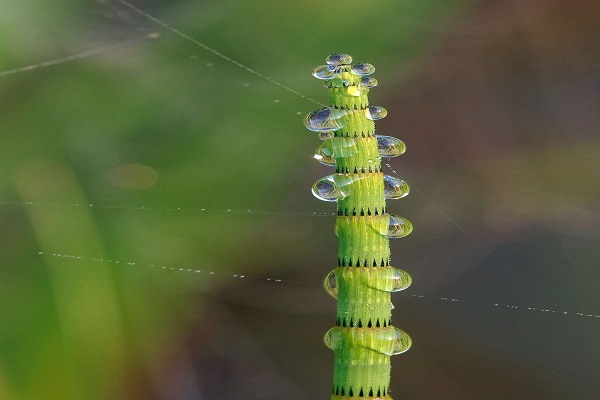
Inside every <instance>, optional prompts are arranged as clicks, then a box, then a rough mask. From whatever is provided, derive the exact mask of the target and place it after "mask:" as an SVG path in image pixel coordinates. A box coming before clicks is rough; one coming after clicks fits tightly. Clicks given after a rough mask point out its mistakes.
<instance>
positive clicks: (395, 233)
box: [384, 214, 413, 239]
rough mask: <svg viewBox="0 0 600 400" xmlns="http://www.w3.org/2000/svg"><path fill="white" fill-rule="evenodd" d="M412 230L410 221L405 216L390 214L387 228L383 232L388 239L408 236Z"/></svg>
mask: <svg viewBox="0 0 600 400" xmlns="http://www.w3.org/2000/svg"><path fill="white" fill-rule="evenodd" d="M412 230H413V226H412V223H411V222H410V221H409V220H407V219H406V218H403V217H399V216H398V215H391V214H390V222H389V225H388V230H387V232H386V233H385V234H384V236H385V237H387V238H388V239H395V238H401V237H404V236H408V235H409V234H410V233H411V232H412Z"/></svg>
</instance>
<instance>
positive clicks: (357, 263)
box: [356, 258, 360, 267]
mask: <svg viewBox="0 0 600 400" xmlns="http://www.w3.org/2000/svg"><path fill="white" fill-rule="evenodd" d="M356 266H357V267H360V258H359V259H358V260H356Z"/></svg>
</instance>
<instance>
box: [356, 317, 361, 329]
mask: <svg viewBox="0 0 600 400" xmlns="http://www.w3.org/2000/svg"><path fill="white" fill-rule="evenodd" d="M356 326H358V327H359V328H362V321H361V320H360V319H359V320H358V324H356Z"/></svg>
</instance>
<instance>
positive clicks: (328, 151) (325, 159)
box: [315, 140, 335, 165]
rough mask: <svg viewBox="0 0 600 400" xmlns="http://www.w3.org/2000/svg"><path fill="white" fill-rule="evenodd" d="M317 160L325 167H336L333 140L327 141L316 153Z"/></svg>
mask: <svg viewBox="0 0 600 400" xmlns="http://www.w3.org/2000/svg"><path fill="white" fill-rule="evenodd" d="M315 159H316V160H318V161H319V162H320V163H321V164H323V165H335V157H334V156H333V147H332V144H331V140H326V141H324V142H323V143H321V145H320V146H319V147H317V150H316V151H315Z"/></svg>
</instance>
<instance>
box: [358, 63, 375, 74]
mask: <svg viewBox="0 0 600 400" xmlns="http://www.w3.org/2000/svg"><path fill="white" fill-rule="evenodd" d="M352 72H354V73H355V74H356V75H371V74H372V73H373V72H375V67H374V66H373V64H369V63H360V64H355V65H353V66H352Z"/></svg>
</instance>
